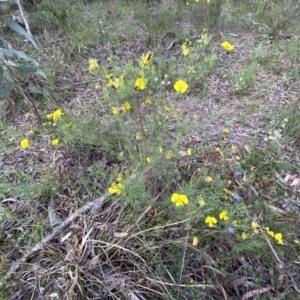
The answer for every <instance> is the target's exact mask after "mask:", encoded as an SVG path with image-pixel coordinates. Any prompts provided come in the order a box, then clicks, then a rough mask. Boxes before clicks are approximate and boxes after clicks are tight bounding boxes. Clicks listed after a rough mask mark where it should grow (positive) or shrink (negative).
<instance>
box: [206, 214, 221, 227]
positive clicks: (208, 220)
mask: <svg viewBox="0 0 300 300" xmlns="http://www.w3.org/2000/svg"><path fill="white" fill-rule="evenodd" d="M205 223H206V224H208V227H214V225H215V224H217V223H218V221H217V219H216V218H215V217H211V216H207V217H206V219H205Z"/></svg>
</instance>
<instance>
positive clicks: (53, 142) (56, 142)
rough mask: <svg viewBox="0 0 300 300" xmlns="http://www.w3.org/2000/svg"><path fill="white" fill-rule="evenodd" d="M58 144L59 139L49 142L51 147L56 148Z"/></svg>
mask: <svg viewBox="0 0 300 300" xmlns="http://www.w3.org/2000/svg"><path fill="white" fill-rule="evenodd" d="M58 143H59V139H54V140H52V142H51V144H52V146H56V145H57V144H58Z"/></svg>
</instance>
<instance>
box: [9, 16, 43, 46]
mask: <svg viewBox="0 0 300 300" xmlns="http://www.w3.org/2000/svg"><path fill="white" fill-rule="evenodd" d="M7 26H8V27H9V28H11V29H12V30H14V31H16V32H17V33H19V34H21V35H23V36H24V37H25V38H26V39H27V40H28V41H29V42H31V44H32V45H33V46H34V48H36V49H37V48H38V47H37V45H36V43H35V41H34V40H33V38H32V37H31V36H30V35H29V34H28V33H27V32H26V31H25V30H24V29H23V28H22V27H21V26H20V25H19V24H18V23H16V22H12V21H10V22H7Z"/></svg>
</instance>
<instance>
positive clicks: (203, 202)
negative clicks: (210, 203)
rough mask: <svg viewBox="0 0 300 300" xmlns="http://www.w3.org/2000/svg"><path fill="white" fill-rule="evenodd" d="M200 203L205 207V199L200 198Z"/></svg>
mask: <svg viewBox="0 0 300 300" xmlns="http://www.w3.org/2000/svg"><path fill="white" fill-rule="evenodd" d="M199 205H200V207H203V206H205V205H206V203H205V201H204V200H203V199H202V198H201V199H200V200H199Z"/></svg>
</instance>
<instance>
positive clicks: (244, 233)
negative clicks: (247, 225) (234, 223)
mask: <svg viewBox="0 0 300 300" xmlns="http://www.w3.org/2000/svg"><path fill="white" fill-rule="evenodd" d="M248 236H249V234H247V233H246V232H243V233H242V239H243V240H245V239H246V238H248Z"/></svg>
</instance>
